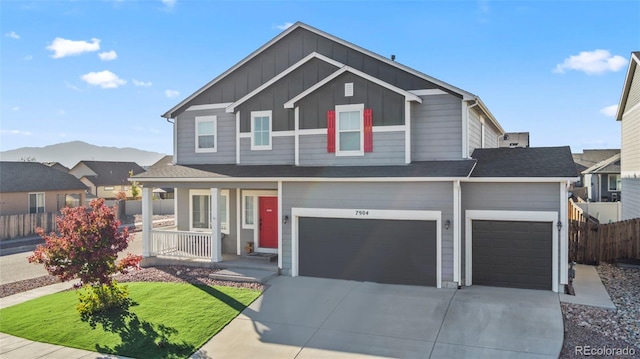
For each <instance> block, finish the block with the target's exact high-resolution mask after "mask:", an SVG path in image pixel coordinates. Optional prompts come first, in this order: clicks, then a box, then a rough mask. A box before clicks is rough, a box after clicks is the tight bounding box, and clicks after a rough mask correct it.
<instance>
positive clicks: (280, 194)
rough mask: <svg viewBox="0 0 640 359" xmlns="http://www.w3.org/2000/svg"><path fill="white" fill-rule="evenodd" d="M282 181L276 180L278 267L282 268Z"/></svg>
mask: <svg viewBox="0 0 640 359" xmlns="http://www.w3.org/2000/svg"><path fill="white" fill-rule="evenodd" d="M283 218H284V216H283V215H282V181H278V268H279V269H282V255H283V253H282V225H283V223H282V220H283Z"/></svg>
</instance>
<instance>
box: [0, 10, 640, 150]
mask: <svg viewBox="0 0 640 359" xmlns="http://www.w3.org/2000/svg"><path fill="white" fill-rule="evenodd" d="M296 21H303V22H305V23H307V24H309V25H311V26H314V27H316V28H319V29H321V30H323V31H326V32H328V33H330V34H332V35H335V36H337V37H340V38H342V39H344V40H347V41H349V42H352V43H355V44H357V45H359V46H362V47H364V48H367V49H369V50H371V51H373V52H376V53H378V54H381V55H384V56H390V55H391V54H395V55H396V61H398V62H400V63H403V64H405V65H407V66H410V67H413V68H415V69H417V70H419V71H422V72H424V73H426V74H428V75H431V76H433V77H436V78H438V79H440V80H442V81H445V82H448V83H450V84H452V85H454V86H457V87H460V88H463V89H465V90H467V91H469V92H472V93H475V94H477V95H478V96H480V97H481V98H482V99H483V101H484V102H485V104H486V105H487V106H488V107H489V109H490V110H491V111H492V113H493V114H494V115H495V117H496V118H497V119H498V121H499V122H500V123H501V124H502V126H503V128H504V129H505V130H506V131H508V132H520V131H529V132H530V133H531V145H532V146H562V145H570V146H571V148H572V150H573V151H574V152H579V151H581V150H582V149H584V148H617V147H619V146H620V123H619V122H616V121H615V119H614V117H613V112H614V111H612V110H613V109H614V108H615V106H616V105H617V103H618V101H619V99H620V93H621V91H622V86H623V82H624V78H625V74H626V70H627V67H628V60H629V57H630V53H631V51H637V50H640V2H638V1H532V2H526V1H448V2H440V1H422V2H410V1H395V2H383V1H348V2H347V1H342V2H314V1H305V2H303V1H294V2H285V1H278V2H266V1H263V2H249V1H229V2H225V1H198V0H188V1H187V0H153V1H152V0H147V1H135V0H119V1H108V0H94V1H32V2H30V1H11V0H4V1H2V3H0V33H1V38H0V46H1V55H0V61H1V62H0V91H1V92H0V121H1V122H0V150H9V149H14V148H18V147H23V146H36V147H39V146H45V145H50V144H55V143H60V142H67V141H73V140H83V141H86V142H89V143H92V144H96V145H101V146H115V147H136V148H140V149H145V150H150V151H157V152H162V153H168V154H169V153H171V152H172V127H171V125H170V124H169V123H167V122H166V121H165V120H164V119H163V118H161V117H160V115H161V114H162V113H164V112H165V111H166V110H168V109H170V108H171V107H173V106H174V105H175V104H177V103H178V102H180V101H181V100H182V99H184V98H185V97H187V96H189V95H190V94H191V93H193V92H194V91H196V90H197V89H198V88H200V87H201V86H202V85H204V84H205V83H207V82H208V81H210V80H211V79H213V78H214V77H216V76H217V75H219V74H220V73H221V72H223V71H225V70H226V69H228V68H229V67H231V66H233V65H234V64H235V63H237V62H238V61H240V60H241V59H242V58H244V57H245V56H247V55H248V54H249V53H251V52H252V51H254V50H255V49H257V48H258V47H259V46H261V45H262V44H264V43H265V42H267V41H269V40H270V39H271V38H273V37H274V36H276V35H277V34H279V33H280V32H281V31H282V30H283V29H285V28H286V26H287V24H290V23H294V22H296Z"/></svg>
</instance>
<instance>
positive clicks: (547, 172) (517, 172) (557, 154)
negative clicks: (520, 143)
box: [471, 146, 578, 177]
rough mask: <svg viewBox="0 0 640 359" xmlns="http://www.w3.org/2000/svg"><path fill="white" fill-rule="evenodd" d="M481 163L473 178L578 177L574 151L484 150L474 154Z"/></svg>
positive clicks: (553, 148)
mask: <svg viewBox="0 0 640 359" xmlns="http://www.w3.org/2000/svg"><path fill="white" fill-rule="evenodd" d="M471 157H473V158H474V159H476V160H477V161H478V164H477V165H476V168H474V170H473V173H472V174H471V177H577V176H578V175H577V170H576V165H575V162H573V157H572V156H571V148H569V146H564V147H528V148H482V149H476V150H475V151H473V154H472V155H471Z"/></svg>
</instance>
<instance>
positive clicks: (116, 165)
mask: <svg viewBox="0 0 640 359" xmlns="http://www.w3.org/2000/svg"><path fill="white" fill-rule="evenodd" d="M80 163H82V164H84V165H85V166H87V167H89V169H91V170H92V171H93V172H94V173H95V174H96V175H95V176H85V178H86V179H88V180H89V181H91V183H93V184H94V185H95V186H108V185H120V184H127V183H129V181H128V178H129V171H133V174H134V175H137V174H140V173H143V172H144V169H143V168H142V167H140V166H139V165H138V164H137V163H135V162H116V161H80V162H78V163H77V164H76V165H75V166H74V168H75V167H76V166H78V165H79V164H80Z"/></svg>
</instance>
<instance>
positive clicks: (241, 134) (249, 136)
mask: <svg viewBox="0 0 640 359" xmlns="http://www.w3.org/2000/svg"><path fill="white" fill-rule="evenodd" d="M238 137H239V138H251V132H240V134H238Z"/></svg>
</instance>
